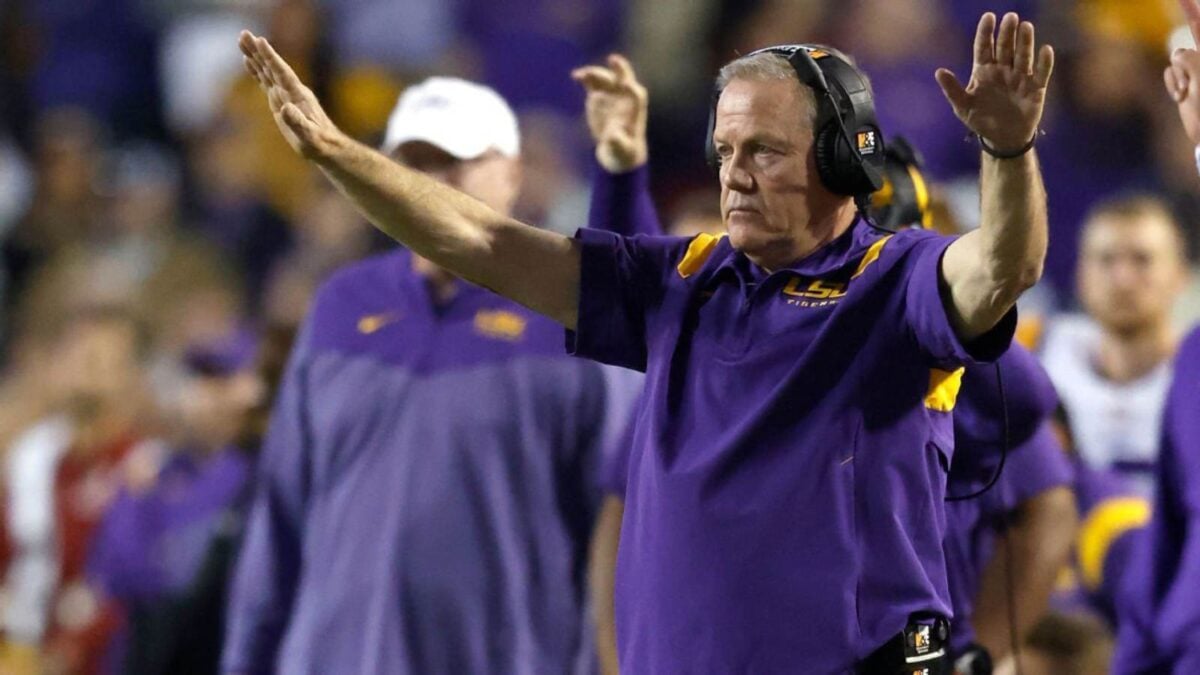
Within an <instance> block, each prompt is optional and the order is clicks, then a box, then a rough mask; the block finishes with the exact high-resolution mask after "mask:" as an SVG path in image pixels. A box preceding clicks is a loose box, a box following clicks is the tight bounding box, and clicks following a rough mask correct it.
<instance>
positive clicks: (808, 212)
mask: <svg viewBox="0 0 1200 675" xmlns="http://www.w3.org/2000/svg"><path fill="white" fill-rule="evenodd" d="M801 86H803V85H801V84H800V83H799V82H796V81H794V80H791V81H789V80H746V79H735V80H733V81H732V82H730V83H729V84H728V85H727V86H726V87H725V89H724V91H722V93H721V98H720V100H719V101H718V103H717V119H716V126H715V128H714V130H713V143H714V146H715V148H716V151H717V155H718V156H719V157H720V158H721V173H720V176H721V216H722V218H723V220H724V222H725V228H726V229H727V230H728V231H729V240H730V243H732V244H733V246H734V248H736V249H738V250H740V251H743V252H745V253H746V254H747V255H749V256H751V257H752V258H757V259H759V260H766V259H771V260H782V261H784V264H786V263H788V262H791V261H793V260H795V258H796V256H797V255H798V254H799V253H800V251H799V250H797V242H796V237H797V235H798V234H799V233H800V232H801V231H802V230H803V229H804V227H805V226H806V225H807V224H808V222H809V220H810V218H811V216H812V214H813V213H814V211H816V210H818V209H821V208H823V207H825V206H827V205H829V204H832V203H833V201H834V197H835V196H834V195H832V194H831V193H829V191H828V190H826V189H825V188H824V187H823V186H821V185H820V182H819V179H818V178H817V173H816V164H815V160H814V157H813V153H812V142H813V132H812V129H811V128H810V125H809V124H808V123H807V122H806V121H805V120H806V119H808V111H806V110H805V109H804V107H803V106H804V105H805V104H804V103H803V99H802V98H801V94H800V87H801ZM789 255H790V256H791V257H789Z"/></svg>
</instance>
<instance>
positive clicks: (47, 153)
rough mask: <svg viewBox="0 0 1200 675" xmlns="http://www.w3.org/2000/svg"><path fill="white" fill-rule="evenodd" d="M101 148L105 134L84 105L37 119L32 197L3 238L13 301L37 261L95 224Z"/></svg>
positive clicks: (25, 283) (48, 255)
mask: <svg viewBox="0 0 1200 675" xmlns="http://www.w3.org/2000/svg"><path fill="white" fill-rule="evenodd" d="M103 150H104V133H103V131H102V129H101V127H100V125H99V124H98V123H97V122H96V119H95V118H94V117H92V116H91V115H89V114H87V113H86V112H84V111H83V110H80V109H78V108H63V109H59V110H54V111H49V112H47V113H45V114H43V115H42V116H41V117H40V118H39V119H38V122H37V127H36V131H35V138H34V150H33V171H34V177H33V180H34V192H33V198H32V200H31V201H30V207H29V210H28V211H26V212H25V213H24V215H23V216H21V218H20V220H19V221H18V222H17V224H16V225H15V226H14V229H13V232H12V234H11V236H9V237H8V238H7V241H5V243H4V261H5V264H4V267H5V268H6V270H7V272H8V274H9V278H10V281H11V286H10V288H11V295H10V300H13V299H17V298H19V297H20V295H21V293H22V292H23V291H24V290H25V288H26V286H27V283H28V281H29V277H30V275H31V274H32V272H33V271H34V270H35V269H36V268H37V267H38V266H40V265H41V264H42V263H44V262H45V261H46V260H48V259H49V258H51V257H52V256H53V255H54V254H56V253H57V252H58V251H59V250H61V249H62V248H63V247H64V246H66V245H67V244H69V243H71V242H73V241H76V240H78V239H80V238H82V237H83V236H84V233H86V232H87V231H88V230H89V229H91V228H92V226H93V223H94V221H95V219H96V215H97V213H98V212H99V211H100V206H99V196H98V195H97V193H96V181H97V179H98V177H99V175H100V160H101V157H102V155H103Z"/></svg>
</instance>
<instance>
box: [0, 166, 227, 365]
mask: <svg viewBox="0 0 1200 675" xmlns="http://www.w3.org/2000/svg"><path fill="white" fill-rule="evenodd" d="M105 164H106V166H105V169H104V172H103V176H104V177H103V180H101V181H99V182H98V184H99V187H100V190H101V193H102V195H103V202H102V204H103V206H104V208H103V209H97V213H95V214H94V215H93V217H92V218H91V219H90V221H89V222H87V223H86V227H85V228H84V229H83V231H82V232H79V233H77V234H76V235H75V236H74V237H73V238H72V239H71V240H70V241H69V242H66V243H64V244H62V245H61V246H60V247H59V248H58V249H57V250H56V251H55V253H54V255H53V257H52V258H50V259H49V260H48V261H47V262H46V263H45V264H44V265H42V266H41V267H40V268H39V269H38V271H37V273H36V274H35V275H33V279H32V280H31V281H30V282H29V284H28V289H27V291H26V292H25V293H24V294H23V295H22V296H21V297H20V298H19V306H18V308H17V313H16V315H15V320H16V322H17V324H18V327H19V329H20V335H18V337H17V339H18V340H25V341H28V340H33V341H36V340H38V339H40V337H41V336H43V335H44V334H45V333H46V331H47V329H48V327H49V326H50V325H52V323H53V322H54V321H55V320H56V318H57V317H60V316H64V315H66V314H69V313H70V312H71V311H73V310H74V309H75V308H76V307H79V306H89V305H94V304H106V305H121V306H123V307H125V308H127V309H128V310H130V311H134V312H136V313H138V314H139V315H140V317H141V318H143V319H144V320H145V321H146V323H147V325H149V326H150V327H151V328H152V329H153V330H154V331H155V334H154V338H155V340H154V342H155V344H156V345H158V344H159V343H160V342H161V340H160V339H159V338H160V337H161V334H160V333H162V334H170V333H171V332H173V331H178V329H180V328H184V327H196V324H195V322H194V321H192V320H191V319H190V318H189V317H188V316H187V315H181V314H180V310H181V309H187V308H188V307H187V305H188V299H190V298H194V297H196V296H197V295H198V294H199V293H200V292H201V291H202V290H204V289H211V288H219V289H229V288H236V285H237V280H238V276H237V270H236V269H235V268H233V267H231V266H230V265H228V264H226V263H225V261H223V260H222V258H221V255H220V253H219V252H218V251H217V250H216V249H215V248H214V247H213V246H211V245H210V244H207V243H206V242H204V241H202V240H200V239H199V238H197V237H195V236H189V235H187V234H186V233H185V232H184V231H183V230H182V229H181V228H180V226H179V218H180V208H179V206H180V205H179V200H180V194H179V190H180V172H179V169H178V167H177V166H176V164H175V160H174V157H173V156H172V155H170V154H168V153H166V152H165V151H164V150H162V149H161V148H157V147H155V146H149V145H141V144H138V145H133V146H127V147H124V148H122V149H120V150H118V151H116V152H114V153H111V155H110V156H109V157H108V158H107V161H106V163H105ZM90 203H92V204H95V202H90ZM234 310H235V311H236V310H240V307H234ZM199 328H201V329H203V326H199ZM213 328H215V329H217V330H221V329H222V328H223V327H222V326H214V327H213ZM213 328H210V329H209V330H212V329H213Z"/></svg>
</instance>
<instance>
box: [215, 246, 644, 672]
mask: <svg viewBox="0 0 1200 675" xmlns="http://www.w3.org/2000/svg"><path fill="white" fill-rule="evenodd" d="M639 386H640V377H639V376H637V375H636V374H633V373H628V372H627V371H622V372H617V371H616V369H611V368H604V367H602V366H600V365H598V364H595V363H589V362H587V361H584V360H581V359H573V358H570V357H568V356H567V355H565V354H563V348H562V328H561V326H558V325H557V324H555V323H553V322H551V321H550V320H548V319H546V318H544V317H541V316H539V315H537V314H534V313H533V312H531V311H529V310H527V309H525V308H523V307H521V306H519V305H517V304H516V303H513V302H510V301H508V300H505V299H504V298H501V297H500V296H497V295H495V294H493V293H491V292H488V291H485V290H483V289H481V288H478V287H476V286H471V285H468V284H461V285H460V286H459V288H458V293H457V295H455V297H454V298H453V300H451V301H450V302H448V303H445V304H434V303H433V302H432V300H431V296H430V293H429V289H428V287H427V284H426V281H425V278H424V277H422V276H421V275H419V274H417V273H415V272H414V271H413V269H412V257H411V255H410V254H409V253H408V252H406V251H403V250H401V251H396V252H392V253H389V254H386V255H383V256H379V257H375V258H371V259H368V260H366V261H363V262H360V263H356V264H354V265H351V266H349V267H348V268H346V269H344V270H342V271H340V272H338V273H337V274H335V275H334V276H333V278H331V279H330V281H329V282H327V283H326V284H325V286H324V287H323V288H322V289H321V291H320V292H319V293H318V296H317V298H316V301H315V304H314V307H313V309H312V311H311V313H310V316H309V318H308V320H307V322H306V325H305V327H304V329H303V331H302V333H301V336H300V337H299V339H298V342H297V345H296V347H295V348H294V350H293V353H292V355H291V359H290V363H289V365H288V370H287V372H286V374H285V377H284V381H283V386H282V390H281V392H280V395H279V397H278V399H277V401H276V407H275V410H274V413H273V415H272V419H271V427H270V430H269V432H268V434H267V438H266V443H265V447H264V450H263V454H262V459H261V463H260V472H259V476H258V486H257V494H256V499H255V502H254V505H253V507H252V509H251V512H250V515H249V518H248V521H247V529H246V535H245V540H244V543H243V545H242V550H241V554H240V558H239V561H238V567H237V570H236V574H235V577H234V582H233V586H232V591H231V598H230V608H229V613H228V620H227V630H226V643H225V648H224V650H225V651H224V655H223V659H222V660H223V668H224V669H225V671H226V672H251V673H257V672H281V673H322V674H324V673H355V674H359V673H379V674H381V675H383V674H386V675H393V674H404V673H420V674H422V675H424V674H426V673H429V674H437V673H446V674H447V675H449V674H452V673H453V674H458V673H576V672H591V671H593V670H594V668H595V657H594V648H593V647H592V645H591V643H590V636H591V630H590V629H589V628H587V626H586V625H585V620H584V598H585V583H584V582H585V574H584V572H585V568H586V552H587V544H588V541H589V539H590V535H591V528H592V524H593V520H594V517H595V513H596V510H597V507H598V502H599V496H600V495H599V490H598V489H597V487H596V473H597V471H598V467H599V466H600V464H601V459H600V452H601V449H602V448H604V447H609V446H610V444H611V442H612V438H613V437H615V436H616V434H617V433H619V431H620V430H621V428H623V426H624V425H625V422H626V417H627V416H626V412H627V410H628V404H629V403H630V402H631V401H632V400H633V398H634V396H636V392H637V390H638V388H639Z"/></svg>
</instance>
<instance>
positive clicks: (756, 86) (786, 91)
mask: <svg viewBox="0 0 1200 675" xmlns="http://www.w3.org/2000/svg"><path fill="white" fill-rule="evenodd" d="M801 86H803V85H801V84H800V83H799V82H796V81H790V82H789V81H787V80H751V79H735V80H733V81H732V82H730V83H729V84H728V85H727V86H726V87H725V89H723V90H722V91H721V97H720V98H719V99H718V100H717V120H716V121H717V126H721V123H722V122H723V121H725V122H728V121H730V120H733V119H734V118H744V117H753V118H754V119H755V121H756V122H759V123H764V124H772V123H777V124H778V125H779V126H785V125H786V126H792V125H794V124H795V122H796V120H797V119H802V118H803V116H802V115H800V114H799V107H800V104H801V97H800V91H799V88H800V87H801ZM772 126H774V124H772Z"/></svg>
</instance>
